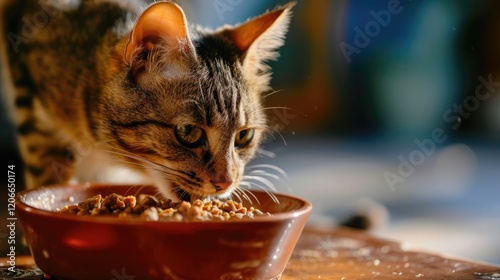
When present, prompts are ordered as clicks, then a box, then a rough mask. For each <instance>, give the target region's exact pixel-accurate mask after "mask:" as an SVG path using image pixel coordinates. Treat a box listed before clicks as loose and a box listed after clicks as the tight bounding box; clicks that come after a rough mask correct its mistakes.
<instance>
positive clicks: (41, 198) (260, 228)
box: [16, 184, 312, 280]
mask: <svg viewBox="0 0 500 280" xmlns="http://www.w3.org/2000/svg"><path fill="white" fill-rule="evenodd" d="M139 190H140V193H148V194H154V193H155V192H156V191H155V189H154V188H153V187H144V186H110V185H89V184H87V185H77V186H54V187H42V188H38V189H34V190H29V191H24V192H20V193H19V194H18V195H17V202H16V203H17V204H16V210H17V213H18V216H19V220H20V222H21V225H22V227H23V229H24V232H25V234H26V240H27V242H28V244H29V246H30V249H31V252H32V254H33V257H34V259H35V262H36V264H37V266H38V267H39V268H40V269H41V270H42V271H44V272H45V273H46V274H48V275H50V276H53V277H55V278H56V279H82V280H90V279H92V280H100V279H103V280H110V279H134V280H141V279H144V280H152V279H278V278H279V277H280V275H281V273H282V272H283V270H284V268H285V266H286V263H287V261H288V259H289V258H290V255H291V254H292V250H293V248H294V246H295V244H296V242H297V239H298V238H299V236H300V234H301V232H302V229H303V228H304V225H305V223H306V221H307V219H308V217H309V215H310V213H311V210H312V206H311V204H310V203H309V202H307V201H306V200H304V199H301V198H298V197H293V196H289V195H284V194H276V196H277V198H278V199H279V201H280V203H279V204H276V203H275V202H273V200H272V199H271V198H270V197H269V196H268V195H267V194H266V193H263V192H257V191H253V192H252V193H253V194H254V195H255V196H256V197H257V199H258V200H259V202H260V204H257V203H256V202H254V203H253V206H254V207H255V208H259V209H261V210H263V211H267V212H270V213H271V214H272V216H259V217H256V218H255V219H245V220H229V221H209V222H206V221H205V222H201V221H200V222H198V221H196V222H165V221H143V220H135V219H118V218H116V217H88V216H71V215H63V214H60V213H55V212H54V211H55V210H56V209H57V208H61V207H62V206H64V205H67V204H70V202H68V197H70V196H72V197H73V198H74V201H75V202H78V201H82V200H85V199H87V198H89V197H91V196H94V195H96V194H102V195H108V194H111V193H118V194H122V195H137V194H138V191H139ZM244 205H245V206H247V207H249V206H250V203H248V202H246V201H245V202H244Z"/></svg>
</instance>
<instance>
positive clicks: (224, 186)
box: [213, 181, 233, 191]
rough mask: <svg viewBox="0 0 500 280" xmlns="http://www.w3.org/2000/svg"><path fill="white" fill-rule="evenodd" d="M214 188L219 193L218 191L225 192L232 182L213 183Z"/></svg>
mask: <svg viewBox="0 0 500 280" xmlns="http://www.w3.org/2000/svg"><path fill="white" fill-rule="evenodd" d="M213 184H214V186H215V188H216V189H217V190H218V191H220V190H227V189H228V188H229V187H230V186H231V185H232V184H233V182H232V181H226V182H218V183H213Z"/></svg>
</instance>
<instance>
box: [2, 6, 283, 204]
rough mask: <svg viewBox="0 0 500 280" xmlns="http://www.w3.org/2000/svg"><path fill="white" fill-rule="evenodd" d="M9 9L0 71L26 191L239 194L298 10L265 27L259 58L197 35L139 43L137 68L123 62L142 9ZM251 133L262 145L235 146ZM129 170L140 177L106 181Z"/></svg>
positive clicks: (220, 38)
mask: <svg viewBox="0 0 500 280" xmlns="http://www.w3.org/2000/svg"><path fill="white" fill-rule="evenodd" d="M63 2H64V3H69V4H66V5H68V6H64V5H63V4H60V3H63ZM2 5H3V6H2V7H1V13H2V14H1V17H2V21H1V24H2V25H1V28H2V29H1V34H2V37H3V38H7V39H8V40H3V45H2V62H3V63H4V64H5V65H4V66H3V71H2V72H3V73H4V74H5V78H4V79H6V80H5V81H9V83H8V84H9V86H6V88H5V90H6V92H7V93H8V94H10V96H11V98H10V99H9V103H10V104H11V105H12V107H13V108H14V111H15V114H14V115H15V118H14V119H15V122H16V125H17V128H18V139H19V147H20V150H21V155H22V157H23V160H24V162H25V166H26V177H27V184H28V187H30V188H33V187H37V186H42V185H47V184H58V183H65V182H68V181H70V180H76V181H108V180H112V181H120V179H121V180H122V181H124V182H127V183H130V182H132V180H133V182H135V181H139V182H152V183H154V184H156V185H157V186H158V188H159V189H160V191H161V192H162V193H163V194H164V195H166V196H183V195H186V196H191V197H205V196H225V195H228V194H230V193H231V192H232V191H234V190H235V189H236V188H237V187H238V185H239V182H240V181H241V179H242V176H243V171H244V167H245V164H246V163H247V162H248V161H249V160H250V159H251V158H252V157H253V155H254V153H255V151H256V149H257V148H258V146H259V144H260V142H261V139H262V137H263V134H264V132H265V130H266V117H265V115H264V113H263V108H262V93H263V92H264V91H266V90H268V88H269V71H268V70H269V69H267V68H266V67H264V66H263V65H264V61H265V60H268V59H271V58H274V57H275V56H274V52H275V50H276V49H277V48H278V47H279V46H281V45H282V43H283V35H284V32H285V31H286V28H287V26H288V21H289V20H288V18H289V10H290V8H291V5H289V6H286V7H282V8H278V9H277V10H275V11H273V12H274V13H276V14H277V16H273V17H269V18H265V17H263V18H256V20H255V21H259V20H260V21H261V22H260V23H257V22H256V24H260V25H262V22H265V24H268V25H269V27H268V28H266V30H263V31H262V34H257V35H258V36H255V38H254V39H255V40H254V41H252V45H251V48H245V49H242V48H238V46H240V45H241V44H238V42H236V41H235V39H234V38H233V37H230V36H227V35H226V33H227V30H234V33H236V32H239V31H238V27H224V28H222V29H219V30H215V31H207V30H203V29H198V30H197V31H190V33H189V36H188V37H187V39H186V40H189V41H186V40H184V41H183V40H172V39H171V38H161V39H159V40H156V41H155V42H154V44H155V45H154V47H153V48H147V44H143V45H140V44H139V45H138V46H137V48H136V49H134V51H133V53H132V55H131V58H130V61H127V59H124V53H125V50H126V48H128V46H129V45H128V44H127V41H128V42H129V43H130V40H132V39H131V38H132V37H133V36H132V35H130V34H131V31H132V30H133V29H132V28H138V27H137V25H138V24H137V25H136V26H135V27H134V23H135V20H136V19H137V18H138V17H139V18H140V15H141V11H140V10H139V7H146V5H144V4H142V3H136V2H132V1H98V0H87V1H55V0H54V1H48V0H47V1H42V0H39V1H36V0H27V1H11V0H9V1H6V2H4V4H2ZM165 6H166V5H165ZM174 8H175V7H174ZM248 23H249V24H252V21H249V22H248ZM179 28H181V27H179ZM189 30H191V29H189ZM243 35H244V34H243ZM240 37H241V36H240ZM183 44H184V45H183ZM186 46H187V47H186ZM189 48H192V49H191V50H192V51H191V52H186V49H189ZM127 50H128V49H127ZM2 84H6V83H2ZM183 125H193V126H196V127H198V128H201V129H202V131H203V137H204V144H203V145H199V146H196V147H189V146H186V145H185V144H183V143H182V142H180V141H179V138H178V137H176V135H175V133H176V128H178V127H181V126H183ZM247 129H254V131H255V134H254V138H253V139H252V141H251V142H250V143H249V144H248V145H246V146H244V147H240V148H239V147H236V146H235V137H236V136H237V135H238V133H240V132H241V131H246V130H247ZM123 167H124V168H125V169H126V174H132V175H131V176H129V177H122V175H119V174H123V173H109V171H110V170H112V172H118V171H117V168H123ZM116 177H119V178H116ZM132 177H133V178H132ZM115 179H119V180H115ZM219 183H231V184H230V186H227V184H226V185H225V186H224V187H220V186H219V185H218V184H219Z"/></svg>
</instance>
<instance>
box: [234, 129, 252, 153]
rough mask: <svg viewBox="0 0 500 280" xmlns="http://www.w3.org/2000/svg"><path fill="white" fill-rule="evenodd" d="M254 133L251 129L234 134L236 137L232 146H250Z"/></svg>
mask: <svg viewBox="0 0 500 280" xmlns="http://www.w3.org/2000/svg"><path fill="white" fill-rule="evenodd" d="M254 134H255V131H254V130H253V129H244V130H241V131H240V132H238V133H236V137H235V139H234V146H235V147H236V148H243V147H245V146H246V145H248V144H250V142H251V141H252V139H253V136H254Z"/></svg>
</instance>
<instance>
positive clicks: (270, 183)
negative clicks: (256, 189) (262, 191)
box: [243, 175, 277, 192]
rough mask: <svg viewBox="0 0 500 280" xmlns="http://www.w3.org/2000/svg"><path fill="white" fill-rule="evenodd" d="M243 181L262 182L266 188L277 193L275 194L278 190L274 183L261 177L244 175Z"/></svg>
mask: <svg viewBox="0 0 500 280" xmlns="http://www.w3.org/2000/svg"><path fill="white" fill-rule="evenodd" d="M243 179H248V180H254V181H258V182H261V183H262V184H264V185H265V186H266V187H268V188H269V189H271V190H272V191H275V192H276V191H277V190H276V188H275V187H274V184H273V182H271V181H269V180H268V179H266V178H263V177H260V176H250V175H243Z"/></svg>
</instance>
